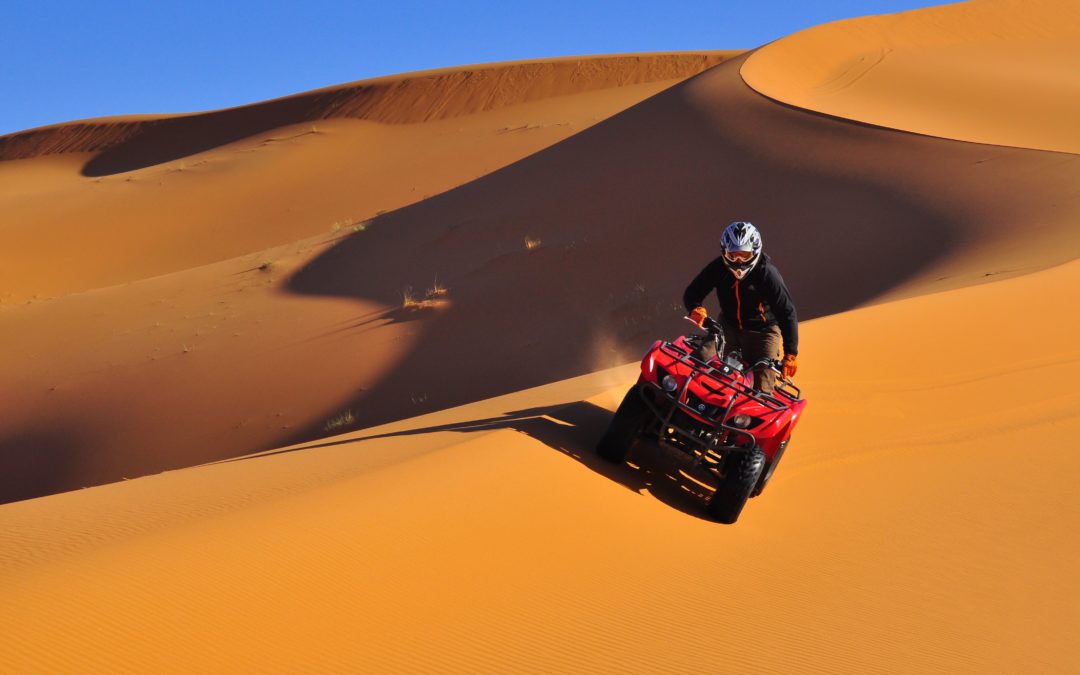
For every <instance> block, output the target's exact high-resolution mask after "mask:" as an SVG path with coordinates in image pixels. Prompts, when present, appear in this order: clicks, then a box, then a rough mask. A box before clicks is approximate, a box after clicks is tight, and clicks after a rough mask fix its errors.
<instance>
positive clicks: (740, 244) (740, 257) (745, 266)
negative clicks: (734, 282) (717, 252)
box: [720, 220, 761, 279]
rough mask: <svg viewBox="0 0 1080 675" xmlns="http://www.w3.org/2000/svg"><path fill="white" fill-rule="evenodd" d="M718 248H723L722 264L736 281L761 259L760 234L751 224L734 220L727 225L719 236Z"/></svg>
mask: <svg viewBox="0 0 1080 675" xmlns="http://www.w3.org/2000/svg"><path fill="white" fill-rule="evenodd" d="M720 246H722V247H723V248H724V256H723V257H724V264H725V265H727V268H728V269H729V270H731V273H732V274H734V275H735V278H736V279H742V278H743V277H745V276H746V275H747V274H748V273H749V272H750V270H752V269H754V265H757V263H758V260H760V259H761V233H760V232H758V230H757V228H756V227H754V225H753V223H748V222H746V221H743V220H736V221H735V222H734V223H732V224H730V225H728V226H727V227H726V228H724V234H722V235H721V236H720Z"/></svg>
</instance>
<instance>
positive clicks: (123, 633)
mask: <svg viewBox="0 0 1080 675" xmlns="http://www.w3.org/2000/svg"><path fill="white" fill-rule="evenodd" d="M1018 7H1019V5H1018V4H1017V3H1015V2H1011V1H1009V0H1000V1H997V2H971V3H966V4H964V5H960V6H947V7H941V8H936V9H934V10H927V12H926V13H923V12H914V13H905V14H902V15H899V16H898V17H893V18H889V17H870V18H867V19H859V20H855V21H852V22H841V23H839V24H831V25H828V26H824V27H820V28H818V29H812V30H810V31H807V32H805V33H800V34H797V35H795V36H792V37H790V38H785V39H783V40H781V41H779V42H777V43H774V44H772V45H769V46H767V47H765V48H763V49H762V50H760V51H758V52H756V53H754V54H752V55H749V56H748V57H747V56H736V55H735V54H734V53H732V52H710V53H706V54H677V55H628V56H620V57H615V58H610V59H603V58H596V59H593V58H589V59H570V60H565V59H562V60H551V61H545V62H538V63H535V64H495V65H492V66H478V67H469V68H458V69H446V70H443V71H434V72H431V73H422V74H411V75H408V76H401V77H393V78H382V79H380V80H375V81H369V82H361V83H353V84H351V85H343V86H341V87H334V88H329V89H326V90H320V91H318V92H310V93H307V94H300V95H297V96H293V97H288V98H285V99H279V100H277V101H271V102H267V103H264V104H257V105H253V106H247V107H244V108H238V109H233V110H227V111H216V112H211V113H204V114H197V115H180V116H175V115H173V116H147V117H143V118H117V119H111V120H96V121H94V120H92V121H87V122H80V123H72V124H68V125H57V126H56V127H51V128H44V129H38V130H31V131H29V132H24V133H23V134H15V135H12V136H8V137H5V138H2V139H0V157H3V158H4V160H3V161H0V244H2V245H0V353H3V354H4V355H5V361H4V365H5V370H4V375H5V376H4V377H3V378H0V403H2V406H3V411H4V414H3V416H2V417H0V591H2V592H3V593H4V597H5V600H6V602H4V603H2V604H0V664H2V667H0V670H12V671H15V672H25V671H48V672H86V671H88V670H90V671H116V670H124V669H129V670H139V671H145V670H152V671H155V672H156V671H163V670H188V671H190V670H230V671H232V670H253V671H260V672H262V671H280V672H293V671H296V670H313V669H322V670H371V671H377V672H400V671H412V672H415V671H439V670H445V671H467V672H477V671H481V672H505V671H513V672H519V671H522V672H534V671H546V672H550V671H560V672H562V671H569V672H580V671H596V670H602V671H622V672H627V671H629V672H646V671H648V672H654V671H679V672H685V671H688V670H708V671H737V672H743V671H751V672H758V671H765V672H838V671H840V672H859V673H863V672H877V671H888V672H980V673H985V672H1003V673H1005V672H1009V673H1011V672H1072V671H1075V670H1077V668H1078V667H1080V659H1078V657H1077V651H1076V650H1075V649H1074V648H1073V647H1072V644H1071V643H1072V638H1071V632H1070V629H1071V627H1072V626H1073V625H1075V623H1076V621H1077V619H1078V618H1080V615H1078V609H1077V608H1078V607H1080V600H1078V598H1080V587H1078V583H1077V582H1076V580H1075V579H1074V578H1073V577H1074V575H1073V574H1072V569H1073V567H1075V561H1076V558H1077V550H1076V545H1075V544H1074V543H1073V542H1074V539H1075V537H1074V536H1072V533H1073V532H1074V531H1075V530H1076V528H1077V526H1078V525H1080V522H1078V521H1080V508H1078V507H1077V504H1076V503H1075V502H1076V500H1075V499H1073V498H1072V496H1071V495H1072V485H1073V484H1074V483H1075V482H1076V480H1077V479H1078V478H1080V464H1078V462H1077V460H1076V457H1075V453H1074V452H1073V448H1072V445H1074V444H1073V443H1072V442H1071V440H1070V439H1072V438H1074V437H1076V435H1077V432H1078V431H1080V413H1078V411H1080V406H1078V405H1077V403H1078V402H1077V395H1076V394H1075V393H1074V387H1072V385H1071V382H1072V380H1073V379H1074V378H1075V377H1076V376H1077V375H1078V374H1080V372H1078V371H1080V347H1078V346H1077V344H1078V343H1077V341H1076V340H1075V333H1076V332H1077V329H1078V328H1080V326H1078V325H1077V324H1078V322H1080V319H1077V317H1076V316H1075V313H1073V312H1071V311H1070V310H1069V308H1068V302H1067V300H1068V298H1070V297H1071V295H1070V294H1074V291H1075V289H1076V288H1077V287H1078V285H1080V265H1078V263H1077V262H1076V258H1077V257H1080V236H1078V233H1077V230H1076V227H1075V224H1076V222H1077V220H1078V218H1080V181H1078V180H1077V175H1078V173H1077V166H1080V165H1078V164H1077V161H1078V160H1077V157H1075V156H1073V155H1070V154H1068V152H1062V150H1066V151H1069V147H1070V146H1069V145H1068V144H1069V143H1071V141H1070V140H1069V139H1070V138H1072V136H1071V135H1070V134H1072V133H1073V131H1074V130H1073V129H1071V127H1068V125H1067V124H1065V122H1063V121H1062V120H1064V118H1062V119H1058V118H1056V117H1055V118H1053V119H1051V120H1050V121H1049V122H1047V124H1046V125H1043V127H1042V128H1040V129H1039V130H1038V133H1037V134H1036V136H1037V137H1038V138H1037V140H1038V139H1041V140H1039V141H1038V142H1035V141H1032V140H1031V139H1032V138H1033V136H1032V135H1031V134H1030V133H1029V130H1028V129H1027V128H1026V127H1027V126H1031V125H1028V124H1026V122H1025V123H1022V120H1019V119H1018V118H1017V117H1016V116H1015V114H1014V113H1015V112H1016V111H1015V110H1014V109H1012V108H1010V107H1009V106H1005V108H1004V110H1003V114H1002V116H1000V117H998V118H996V119H992V120H990V119H984V117H985V116H976V108H977V107H978V101H980V100H981V99H980V97H982V96H984V95H985V89H984V85H985V83H979V82H975V81H970V80H969V81H967V82H968V84H967V85H965V86H964V87H958V88H957V92H956V93H957V96H956V97H955V100H951V101H950V102H948V103H949V104H948V106H945V107H940V106H939V107H934V105H936V103H935V104H934V105H930V104H929V103H928V101H930V100H931V99H932V98H933V96H932V94H933V91H932V88H933V86H937V85H935V84H934V82H935V80H934V78H936V77H940V78H955V77H958V75H957V74H958V73H963V72H965V70H967V69H970V68H971V67H973V66H972V63H974V62H976V61H978V60H979V59H981V58H983V57H984V56H985V55H987V54H1001V53H1002V49H1005V51H1010V50H1011V52H1012V53H1014V54H1020V53H1023V54H1024V56H1023V57H1020V59H1019V60H1018V61H1017V62H1016V63H1017V64H1023V65H1015V67H1014V68H1013V70H1011V71H1010V72H1009V73H1007V75H1008V76H1007V77H1005V76H1004V75H1005V74H1003V75H1002V77H996V78H995V79H994V87H996V88H997V90H998V93H999V95H1000V96H1001V97H1003V98H1008V95H1010V94H1012V95H1015V96H1020V95H1029V94H1031V92H1036V93H1037V94H1038V96H1041V97H1043V98H1040V99H1039V100H1040V101H1042V102H1043V103H1045V104H1046V105H1045V106H1044V108H1045V109H1046V110H1051V111H1055V110H1058V111H1060V110H1061V109H1062V108H1061V107H1062V106H1065V107H1066V108H1067V107H1068V106H1071V105H1073V104H1072V103H1070V100H1071V99H1070V98H1069V96H1071V94H1070V93H1069V92H1070V90H1069V88H1068V82H1067V80H1068V73H1067V72H1066V70H1067V69H1068V68H1069V67H1071V66H1069V65H1068V64H1070V63H1073V61H1074V60H1075V58H1076V54H1077V53H1080V48H1078V47H1077V45H1080V42H1077V43H1075V44H1074V43H1063V42H1062V41H1061V39H1059V38H1061V37H1062V35H1066V34H1067V32H1068V30H1071V29H1070V28H1069V27H1068V26H1067V25H1066V26H1058V25H1057V24H1058V23H1067V22H1064V21H1058V19H1060V18H1061V17H1063V16H1065V15H1064V14H1063V12H1064V11H1065V10H1066V9H1068V8H1067V7H1066V6H1065V5H1063V4H1062V3H1059V2H1053V3H1052V2H1039V3H1026V4H1025V5H1024V7H1025V8H1026V9H1024V11H1023V12H1021V11H1020V9H1018ZM1021 19H1023V20H1021ZM1013 24H1015V25H1013ZM1051 29H1052V30H1051ZM991 36H993V37H991ZM1066 36H1067V35H1066ZM1035 38H1037V39H1038V40H1039V43H1038V44H1039V45H1042V46H1044V47H1045V50H1040V49H1041V48H1031V40H1033V39H1035ZM879 48H880V49H882V50H886V49H892V50H893V51H892V52H889V58H888V59H886V63H888V64H889V65H888V66H887V67H886V66H884V65H882V66H878V67H875V68H873V69H871V70H870V71H869V72H868V73H867V74H864V75H863V76H862V77H861V78H859V79H857V80H855V82H854V83H853V84H852V85H851V86H848V87H846V88H845V89H843V90H840V91H839V92H837V93H835V94H830V96H834V97H835V99H830V100H836V101H840V100H843V101H844V102H845V105H849V104H850V106H851V107H850V109H849V112H850V113H851V114H850V117H851V119H843V117H844V115H840V114H838V113H836V112H832V111H829V110H826V109H825V108H824V107H822V106H820V105H819V103H820V101H819V100H818V99H816V98H814V97H815V96H817V95H818V94H819V93H820V92H821V91H822V89H821V87H819V86H818V84H815V83H816V82H820V81H822V78H823V77H825V75H822V73H823V72H825V71H826V70H828V69H830V68H836V69H841V70H844V69H847V70H845V72H851V71H850V69H849V68H848V67H849V66H851V64H852V63H856V62H857V60H858V58H859V57H858V54H863V53H870V52H872V51H873V50H874V49H879ZM867 50H869V51H867ZM853 54H855V56H853ZM893 56H896V58H895V59H894V58H893ZM792 58H797V59H798V60H799V61H800V64H820V66H821V69H818V67H817V66H816V65H809V66H808V67H806V68H803V67H802V65H800V64H792V63H790V62H789V61H788V60H789V59H792ZM852 59H855V61H852ZM1036 62H1038V63H1039V64H1041V65H1040V66H1039V68H1042V69H1035V68H1034V66H1033V65H1032V64H1035V63H1036ZM713 64H717V65H714V66H713V67H711V68H708V69H707V70H706V68H707V67H708V66H710V65H713ZM1048 64H1049V65H1048ZM893 65H895V68H894V67H893ZM695 73H697V74H696V75H695ZM926 73H931V75H926ZM691 75H692V76H691ZM826 75H827V73H826ZM744 77H745V78H746V79H745V80H744ZM826 79H827V78H826ZM747 82H749V85H750V86H748V84H747ZM752 87H753V88H752ZM886 90H887V91H888V92H890V93H888V94H886V93H882V92H884V91H886ZM800 92H802V93H800ZM806 92H811V93H812V95H811V94H807V93H806ZM814 92H816V93H814ZM787 93H790V94H792V96H796V95H798V96H803V95H804V94H805V95H806V96H807V97H809V98H805V100H804V99H802V98H800V99H798V100H794V99H793V100H791V101H787V100H785V99H784V97H783V96H782V95H781V94H785V95H786V94H787ZM763 94H764V95H763ZM887 96H893V97H894V98H895V99H896V101H897V102H898V103H897V105H896V106H894V108H895V110H896V111H897V115H898V117H897V118H896V119H895V120H894V122H890V124H891V123H895V125H896V126H897V129H891V128H885V127H884V126H882V125H884V124H885V122H884V121H881V120H878V121H875V120H872V119H866V118H864V115H869V112H868V111H870V112H873V109H874V106H876V105H878V102H888V101H890V100H891V99H888V98H887ZM811 99H813V100H811ZM777 100H780V101H784V102H786V103H792V104H793V105H794V106H795V107H792V105H782V104H780V103H778V102H777ZM420 102H423V103H424V105H419V103H420ZM899 103H904V104H905V105H908V106H909V109H907V110H906V112H905V109H904V108H903V106H902V105H899ZM804 104H805V107H806V108H810V110H807V109H803V108H802V107H799V106H803V105H804ZM915 110H918V111H921V112H920V113H919V115H923V117H919V115H916V114H915V113H914V112H912V111H915ZM820 112H826V113H829V115H822V114H819V113H820ZM1054 114H1055V115H1056V114H1057V113H1054ZM901 117H903V119H900V118H901ZM913 120H914V122H912V124H911V125H909V126H905V124H906V122H905V121H908V122H910V121H913ZM859 121H862V122H871V124H861V123H858V122H859ZM965 121H966V122H965ZM902 122H904V123H902ZM916 122H917V124H915V123H916ZM931 123H932V124H931ZM874 124H876V125H878V126H873V125H874ZM1055 124H1059V126H1058V127H1054V125H1055ZM1060 124H1065V126H1060ZM917 125H923V126H921V127H920V128H914V127H915V126H917ZM934 125H937V126H934ZM886 126H887V125H886ZM956 129H961V130H962V129H970V130H972V137H966V136H963V135H961V134H959V133H957V132H956ZM1055 129H1056V130H1055ZM910 131H915V132H918V133H914V134H913V133H908V132H910ZM980 134H981V135H982V136H981V138H982V140H983V143H977V142H971V141H975V140H979V139H978V138H975V137H974V136H978V135H980ZM934 136H940V137H937V138H935V137H934ZM185 138H186V139H187V140H184V139H185ZM962 141H966V142H962ZM1051 141H1052V142H1051ZM1010 146H1017V147H1010ZM1022 146H1027V147H1022ZM743 217H748V218H751V219H753V220H754V221H755V222H757V223H758V224H759V225H760V226H761V227H762V229H763V231H764V236H765V246H766V250H767V251H768V252H769V253H770V255H772V256H773V257H774V259H775V260H776V261H777V263H778V264H779V265H780V268H781V269H782V270H783V273H784V276H785V278H786V279H787V281H788V283H789V285H790V286H791V288H792V291H793V293H794V294H795V298H796V301H797V303H798V307H799V311H800V317H801V318H802V320H803V322H804V323H803V328H802V333H803V338H802V348H801V356H800V359H801V361H802V365H801V369H800V372H799V378H798V381H799V384H800V386H802V387H803V388H804V391H805V392H806V394H807V397H808V398H809V399H810V401H811V403H810V407H809V408H808V414H807V415H806V416H805V418H804V421H802V422H800V428H799V429H798V430H797V432H796V436H795V442H794V444H793V446H792V449H791V451H790V452H788V453H787V454H786V456H785V459H784V462H783V464H782V465H781V467H780V469H779V470H778V472H777V474H776V477H775V478H774V479H773V481H772V482H771V483H770V485H769V488H768V490H767V491H766V492H765V494H764V495H763V496H762V497H761V498H760V499H757V500H755V501H753V502H751V504H750V505H749V506H748V507H747V509H746V511H745V512H744V514H743V516H742V518H741V519H740V521H739V523H738V524H737V525H735V526H733V527H724V526H719V525H717V524H715V523H711V522H709V521H707V520H705V519H703V517H702V515H703V513H702V510H701V506H702V502H703V500H704V499H705V498H706V497H707V494H708V488H707V487H705V486H704V485H702V484H701V482H698V481H696V480H695V479H694V478H695V477H694V476H693V475H691V473H688V472H687V471H686V469H685V467H681V466H680V465H679V464H678V463H677V462H676V461H675V460H674V459H672V458H670V457H665V456H662V455H660V454H658V453H655V452H653V453H649V452H644V453H640V454H637V455H635V456H634V457H632V458H631V460H632V461H631V462H630V463H628V464H626V465H623V466H619V467H613V466H611V465H609V464H605V463H603V462H601V461H599V460H598V459H597V458H596V457H595V456H594V454H593V452H592V447H593V445H594V443H595V441H596V440H597V438H598V437H599V435H600V434H601V433H602V431H603V429H604V428H605V426H606V425H607V423H608V421H609V420H610V411H611V410H612V409H613V408H614V406H615V405H616V403H617V401H618V400H619V398H620V397H621V395H622V393H623V392H624V391H625V389H626V387H627V386H628V385H629V383H630V382H632V381H633V379H634V377H635V373H636V368H637V366H636V364H634V363H630V362H632V361H633V360H634V359H635V358H637V356H638V355H639V354H640V353H641V351H643V350H644V348H645V347H646V346H647V345H648V344H649V343H650V342H651V341H652V340H653V339H654V338H656V337H664V336H669V337H670V336H673V335H675V334H676V333H677V332H680V331H682V330H683V326H684V325H685V323H684V322H683V321H682V319H681V314H682V311H681V308H680V307H678V306H677V303H678V299H679V297H680V294H681V291H682V289H683V287H684V285H685V284H686V282H687V281H688V280H689V278H690V276H691V275H692V274H693V273H694V272H696V271H697V269H698V268H699V267H700V266H701V265H703V264H704V263H705V262H707V261H708V260H709V259H711V258H712V257H713V256H714V255H715V254H716V251H717V249H716V240H717V237H718V232H719V229H720V227H721V226H722V225H723V224H725V223H726V222H727V221H729V220H732V219H734V218H743ZM406 293H408V294H409V295H410V296H411V297H412V298H413V299H414V301H415V302H414V303H412V304H410V303H406V302H405V294H406ZM1033 321H1034V322H1035V323H1034V324H1033V323H1032V322H1033ZM1044 324H1045V325H1046V327H1045V328H1044ZM628 363H629V365H626V364H628ZM343 432H345V433H343ZM159 472H160V473H159ZM91 486H96V487H91ZM82 487H86V488H88V489H83V490H79V489H77V488H82Z"/></svg>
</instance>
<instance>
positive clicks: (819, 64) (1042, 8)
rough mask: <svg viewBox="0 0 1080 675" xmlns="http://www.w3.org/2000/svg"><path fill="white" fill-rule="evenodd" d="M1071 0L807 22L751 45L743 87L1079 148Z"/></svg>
mask: <svg viewBox="0 0 1080 675" xmlns="http://www.w3.org/2000/svg"><path fill="white" fill-rule="evenodd" d="M1077 44H1080V5H1078V4H1077V3H1076V2H1073V1H1072V0H1034V1H1032V0H970V1H969V2H961V3H956V4H950V5H943V6H940V7H932V8H929V9H920V10H912V11H909V12H901V13H899V14H886V15H882V16H876V17H862V18H858V19H849V20H847V21H838V22H836V23H830V24H825V25H822V26H815V27H814V28H810V29H808V30H805V31H802V32H799V33H796V34H794V35H789V36H787V37H784V38H782V39H780V40H778V41H776V42H773V43H771V44H769V45H766V46H765V47H763V48H762V49H760V50H758V51H756V52H755V53H754V55H753V56H752V57H751V58H750V59H749V60H748V61H747V62H746V65H745V66H743V76H744V77H745V78H746V81H747V83H749V84H750V86H751V87H753V88H754V89H757V90H758V91H760V92H761V93H763V94H765V95H766V96H769V97H771V98H774V99H776V100H778V101H782V102H784V103H788V104H791V105H795V106H799V107H801V108H809V109H811V110H817V111H819V112H823V113H827V114H829V115H836V116H838V117H845V118H848V119H852V120H858V121H860V122H868V123H870V124H876V125H879V126H883V127H891V128H894V129H904V130H906V131H913V132H916V133H920V134H929V135H931V136H942V137H945V138H956V139H960V140H964V141H972V142H975V143H990V144H994V145H1012V146H1018V147H1024V148H1038V149H1040V150H1057V151H1061V152H1070V153H1080V125H1077V123H1076V119H1077V116H1078V114H1080V78H1078V76H1077V73H1080V50H1078V49H1077V47H1076V45H1077Z"/></svg>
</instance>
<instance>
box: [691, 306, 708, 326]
mask: <svg viewBox="0 0 1080 675" xmlns="http://www.w3.org/2000/svg"><path fill="white" fill-rule="evenodd" d="M708 316H709V313H708V312H706V311H705V308H704V307H695V308H694V311H692V312H690V320H691V321H693V322H694V323H696V324H697V325H698V327H699V328H700V327H701V326H703V325H704V324H705V319H706V318H708Z"/></svg>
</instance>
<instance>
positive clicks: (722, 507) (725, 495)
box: [708, 447, 765, 525]
mask: <svg viewBox="0 0 1080 675" xmlns="http://www.w3.org/2000/svg"><path fill="white" fill-rule="evenodd" d="M764 470H765V453H764V452H762V451H761V448H757V447H755V448H754V449H753V450H748V451H745V452H733V453H731V454H729V455H728V456H727V457H726V458H725V459H724V479H723V480H721V481H720V484H719V485H717V486H716V492H715V493H713V496H712V499H710V500H709V506H708V510H709V515H710V516H712V517H713V518H714V519H716V520H718V521H719V522H721V523H727V524H728V525H730V524H732V523H734V522H735V521H736V520H738V519H739V514H740V513H742V510H743V506H745V505H746V500H747V499H749V498H750V493H751V492H753V490H754V488H755V487H756V486H757V482H758V479H759V478H760V477H761V472H762V471H764Z"/></svg>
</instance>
